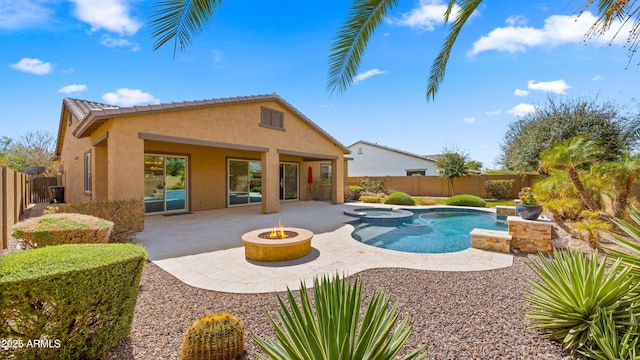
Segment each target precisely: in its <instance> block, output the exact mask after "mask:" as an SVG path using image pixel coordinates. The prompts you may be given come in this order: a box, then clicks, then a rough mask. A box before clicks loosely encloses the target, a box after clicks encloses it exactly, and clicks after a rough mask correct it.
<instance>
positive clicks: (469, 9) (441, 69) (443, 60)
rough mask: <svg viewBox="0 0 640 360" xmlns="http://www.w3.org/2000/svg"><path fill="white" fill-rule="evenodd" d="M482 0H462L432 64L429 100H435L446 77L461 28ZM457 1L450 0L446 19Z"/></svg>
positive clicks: (428, 89) (428, 86) (428, 90)
mask: <svg viewBox="0 0 640 360" xmlns="http://www.w3.org/2000/svg"><path fill="white" fill-rule="evenodd" d="M480 3H482V0H463V1H460V10H459V12H458V14H457V16H456V17H455V20H454V21H453V24H452V26H451V31H449V34H448V35H447V38H446V39H445V41H444V44H443V45H442V49H440V53H439V54H438V56H436V58H435V60H434V61H433V64H432V65H431V74H430V75H429V82H428V83H427V93H426V97H427V101H430V100H433V99H434V98H435V96H436V93H437V92H438V89H439V88H440V84H441V83H442V80H443V79H444V73H445V70H446V67H447V62H448V61H449V56H450V55H451V50H452V49H453V45H454V44H455V42H456V39H457V38H458V35H459V34H460V30H462V27H463V26H464V24H466V23H467V20H469V18H470V17H471V15H473V12H474V11H475V10H476V9H477V8H478V6H480ZM454 4H455V1H454V0H450V1H449V5H448V6H447V11H446V12H445V20H446V21H447V22H448V20H449V16H450V14H451V11H452V10H453V8H454Z"/></svg>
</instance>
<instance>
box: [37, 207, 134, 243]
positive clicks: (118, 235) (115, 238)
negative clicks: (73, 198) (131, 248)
mask: <svg viewBox="0 0 640 360" xmlns="http://www.w3.org/2000/svg"><path fill="white" fill-rule="evenodd" d="M56 213H79V214H86V215H93V216H95V217H99V218H101V219H106V220H109V221H113V231H112V232H111V235H110V237H109V239H110V242H127V241H130V240H131V239H132V238H133V237H134V236H135V235H136V234H137V233H139V232H140V231H142V230H143V229H144V201H143V200H138V199H130V200H96V201H89V202H79V203H65V204H56V205H52V206H49V207H48V208H47V209H46V210H45V214H56Z"/></svg>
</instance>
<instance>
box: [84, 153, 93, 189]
mask: <svg viewBox="0 0 640 360" xmlns="http://www.w3.org/2000/svg"><path fill="white" fill-rule="evenodd" d="M84 192H85V193H88V194H90V193H91V151H87V152H86V153H85V154H84Z"/></svg>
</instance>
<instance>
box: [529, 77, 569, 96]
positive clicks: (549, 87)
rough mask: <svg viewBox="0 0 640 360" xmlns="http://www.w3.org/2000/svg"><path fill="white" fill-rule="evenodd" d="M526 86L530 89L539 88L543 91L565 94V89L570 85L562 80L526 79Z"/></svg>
mask: <svg viewBox="0 0 640 360" xmlns="http://www.w3.org/2000/svg"><path fill="white" fill-rule="evenodd" d="M527 84H528V86H527V87H528V88H529V89H531V90H540V91H544V92H551V93H555V94H561V95H563V94H566V93H567V92H566V90H567V89H569V88H571V85H569V84H567V82H566V81H564V80H555V81H540V82H535V81H534V80H529V81H527Z"/></svg>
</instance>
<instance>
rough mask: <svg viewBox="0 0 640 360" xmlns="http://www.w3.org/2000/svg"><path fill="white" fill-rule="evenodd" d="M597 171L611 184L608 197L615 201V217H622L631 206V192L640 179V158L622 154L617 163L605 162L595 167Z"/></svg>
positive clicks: (605, 181)
mask: <svg viewBox="0 0 640 360" xmlns="http://www.w3.org/2000/svg"><path fill="white" fill-rule="evenodd" d="M595 171H596V172H597V173H598V174H599V175H600V176H601V177H602V178H603V180H604V181H603V182H604V183H606V184H609V190H610V191H607V193H608V194H607V195H610V196H612V197H613V198H614V199H615V200H616V201H615V206H614V209H613V216H614V217H617V218H619V217H622V216H623V215H624V212H625V211H626V210H627V207H628V206H629V199H630V198H631V190H632V186H633V184H634V183H636V182H637V181H638V179H639V178H640V157H639V156H638V155H637V154H636V155H632V154H629V153H628V152H627V153H624V154H622V156H621V157H620V159H619V160H618V161H616V162H604V163H599V164H596V165H595Z"/></svg>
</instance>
